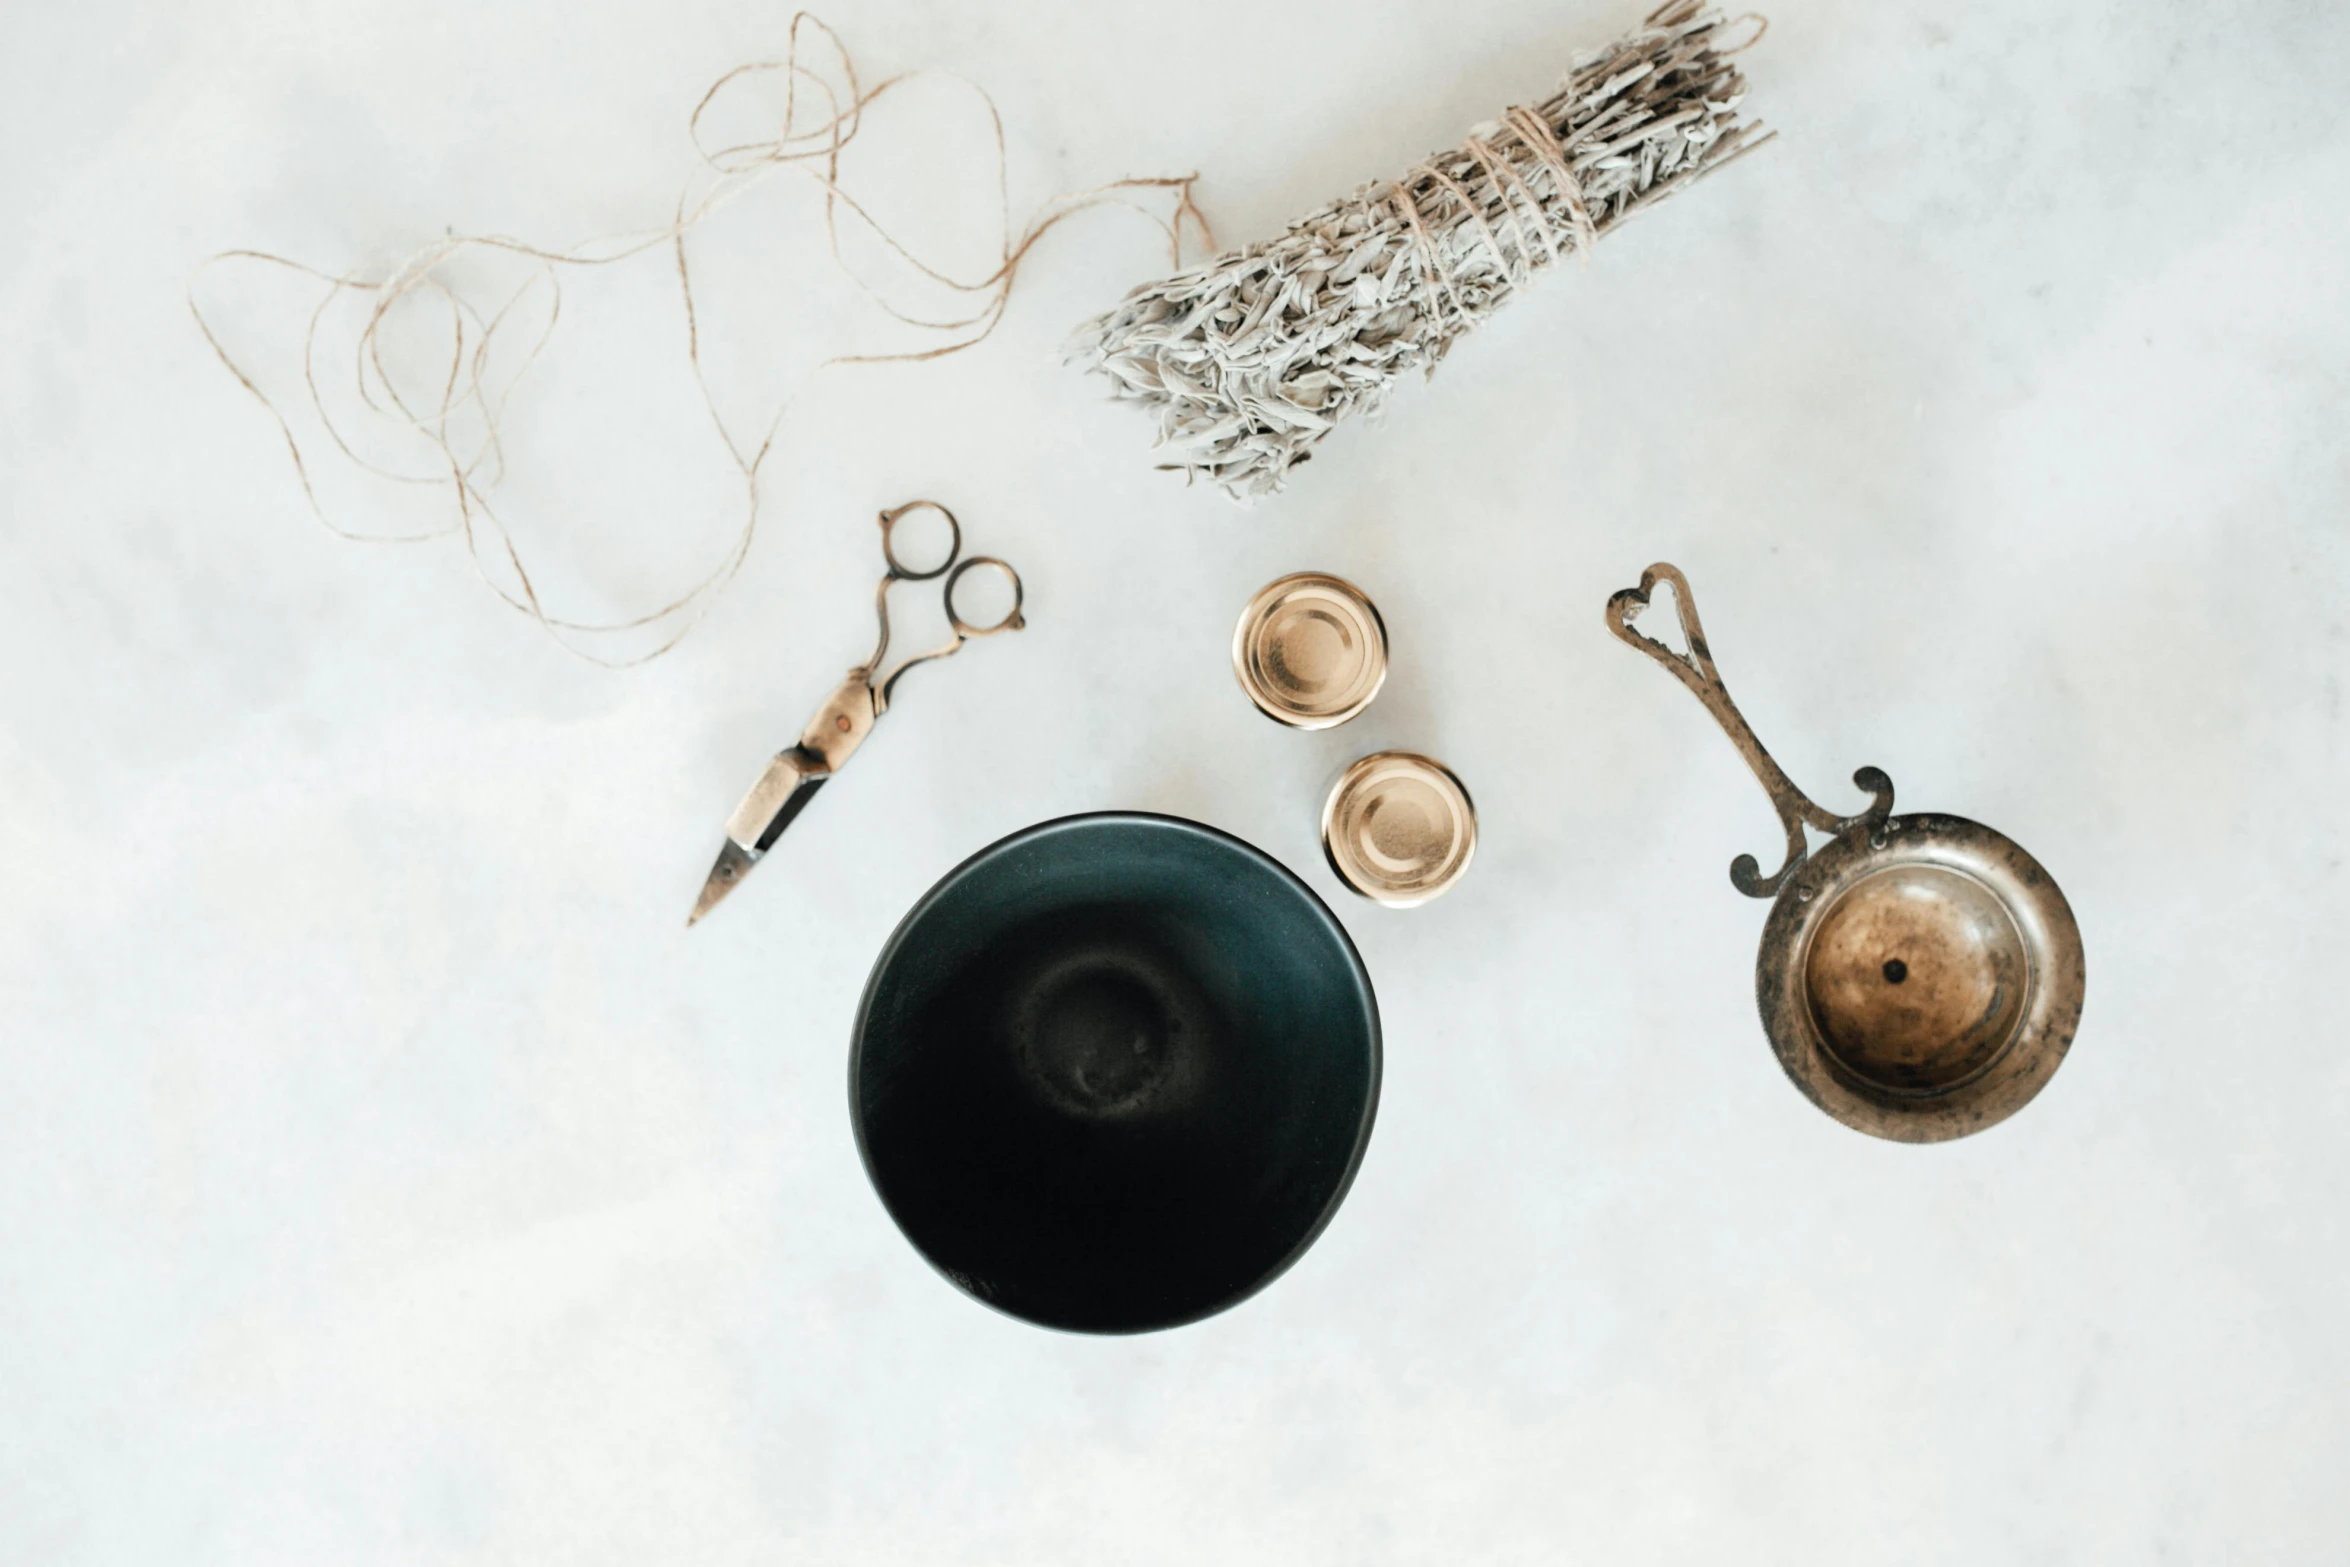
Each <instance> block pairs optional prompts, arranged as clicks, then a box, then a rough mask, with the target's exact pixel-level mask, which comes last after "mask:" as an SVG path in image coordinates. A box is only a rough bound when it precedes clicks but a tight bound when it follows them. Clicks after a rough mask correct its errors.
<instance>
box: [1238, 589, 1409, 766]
mask: <svg viewBox="0 0 2350 1567" xmlns="http://www.w3.org/2000/svg"><path fill="white" fill-rule="evenodd" d="M1232 672H1233V674H1234V675H1236V676H1238V677H1239V679H1240V689H1241V690H1243V691H1245V692H1247V693H1248V699H1249V700H1250V701H1252V702H1254V703H1256V705H1257V707H1258V709H1259V710H1260V711H1261V712H1263V713H1264V715H1265V716H1266V717H1267V718H1270V719H1272V720H1274V721H1275V722H1276V723H1283V724H1287V725H1289V726H1290V727H1291V728H1293V729H1328V728H1331V727H1332V726H1334V725H1337V724H1343V723H1345V722H1346V721H1347V720H1348V719H1350V718H1352V717H1354V716H1355V714H1357V713H1359V712H1361V711H1362V710H1363V709H1364V708H1366V707H1369V706H1370V705H1371V698H1373V697H1375V696H1377V695H1378V694H1379V687H1380V686H1381V685H1383V684H1384V683H1385V682H1386V680H1387V625H1386V622H1384V621H1382V620H1381V619H1380V618H1379V611H1378V610H1377V609H1376V608H1375V607H1374V606H1373V605H1372V603H1371V601H1370V600H1369V599H1368V598H1366V597H1364V595H1363V590H1362V589H1360V588H1358V587H1356V586H1355V585H1354V584H1353V583H1351V582H1348V581H1346V580H1345V579H1344V578H1342V577H1333V576H1330V575H1328V574H1327V573H1324V572H1319V571H1301V572H1297V573H1295V574H1294V575H1292V576H1287V577H1283V578H1281V579H1280V580H1279V581H1277V582H1268V583H1266V584H1265V586H1264V587H1262V588H1260V589H1258V590H1257V595H1256V597H1254V598H1252V599H1250V600H1249V601H1248V608H1247V609H1245V610H1242V611H1241V614H1240V624H1239V625H1238V626H1236V627H1234V628H1233V632H1232Z"/></svg>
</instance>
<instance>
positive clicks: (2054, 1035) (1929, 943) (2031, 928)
mask: <svg viewBox="0 0 2350 1567" xmlns="http://www.w3.org/2000/svg"><path fill="white" fill-rule="evenodd" d="M1659 582H1664V583H1668V584H1670V585H1671V587H1672V590H1673V600H1674V607H1675V609H1676V610H1677V611H1678V612H1679V614H1680V619H1681V631H1682V634H1683V636H1684V637H1686V638H1687V640H1688V644H1689V651H1688V653H1687V654H1686V655H1684V654H1681V653H1676V652H1674V651H1673V650H1672V649H1671V648H1668V647H1667V646H1665V645H1664V644H1663V643H1661V642H1659V641H1657V640H1656V639H1655V638H1654V637H1651V636H1648V635H1645V634H1644V633H1642V632H1639V631H1636V630H1634V629H1633V626H1632V621H1633V619H1634V617H1636V616H1637V615H1639V613H1640V612H1641V611H1642V610H1644V609H1646V608H1647V607H1648V604H1649V596H1650V594H1651V593H1652V592H1653V590H1654V589H1655V587H1656V585H1657V584H1658V583H1659ZM1607 623H1608V629H1609V630H1611V631H1613V632H1614V633H1615V634H1616V635H1617V636H1618V637H1621V638H1622V639H1623V640H1624V641H1626V642H1628V643H1630V644H1631V645H1632V646H1634V647H1636V648H1638V649H1639V650H1640V651H1641V652H1643V653H1646V654H1648V655H1649V656H1650V657H1651V658H1654V659H1655V660H1656V661H1657V662H1658V663H1660V664H1662V665H1664V666H1665V668H1666V669H1668V670H1670V671H1671V672H1672V674H1673V676H1674V678H1675V679H1677V680H1679V681H1680V682H1681V683H1682V684H1683V685H1685V686H1687V687H1688V688H1689V689H1690V690H1691V691H1692V692H1693V693H1695V694H1696V696H1697V699H1698V700H1699V701H1701V702H1703V703H1704V704H1705V706H1706V710H1707V711H1708V712H1710V713H1712V714H1713V715H1714V717H1715V719H1716V720H1717V721H1718V722H1719V723H1720V724H1721V726H1722V728H1723V730H1724V731H1725V732H1727V733H1728V735H1729V736H1730V739H1731V742H1732V743H1733V744H1735V745H1736V746H1737V747H1738V750H1739V754H1741V755H1742V756H1744V757H1745V758H1746V762H1747V765H1748V766H1749V767H1751V768H1753V769H1754V775H1755V777H1756V778H1757V779H1759V780H1760V781H1761V783H1762V786H1763V789H1764V791H1765V792H1766V793H1768V794H1769V795H1770V797H1771V804H1772V806H1773V807H1774V808H1776V809H1777V811H1778V813H1779V820H1780V821H1781V822H1782V823H1783V824H1785V826H1786V829H1787V858H1786V861H1785V863H1783V864H1782V865H1780V867H1779V868H1778V870H1776V871H1774V872H1772V873H1771V874H1770V875H1769V876H1767V877H1766V876H1764V875H1762V874H1761V866H1760V865H1759V864H1758V863H1757V862H1756V861H1755V858H1754V856H1752V855H1750V854H1742V855H1740V856H1739V857H1738V858H1737V859H1736V860H1735V861H1733V862H1732V863H1731V866H1730V881H1731V883H1732V885H1734V886H1735V887H1737V889H1738V890H1739V891H1740V892H1743V893H1746V894H1747V895H1748V896H1750V897H1757V898H1772V899H1775V900H1776V901H1774V902H1773V904H1772V906H1771V913H1770V918H1769V919H1768V921H1766V922H1765V924H1764V926H1763V935H1762V948H1761V951H1760V953H1759V954H1758V955H1757V957H1756V959H1755V970H1754V987H1755V999H1756V1002H1757V1003H1758V1005H1759V1006H1760V1008H1761V1011H1762V1021H1763V1028H1764V1030H1765V1031H1766V1032H1767V1033H1768V1034H1769V1035H1770V1039H1771V1047H1772V1049H1774V1050H1775V1051H1777V1052H1778V1056H1779V1064H1780V1065H1781V1066H1783V1067H1785V1068H1786V1069H1787V1075H1788V1076H1789V1077H1790V1078H1792V1079H1794V1081H1795V1086H1796V1087H1798V1088H1800V1089H1802V1090H1803V1092H1804V1093H1805V1094H1806V1095H1808V1096H1809V1097H1810V1099H1811V1101H1812V1102H1813V1103H1814V1104H1816V1105H1818V1106H1819V1107H1820V1108H1821V1109H1822V1110H1825V1111H1827V1112H1828V1114H1830V1115H1832V1116H1834V1117H1835V1118H1836V1119H1837V1120H1839V1121H1842V1122H1843V1123H1844V1124H1845V1125H1847V1126H1851V1127H1856V1128H1858V1129H1859V1130H1861V1131H1864V1132H1868V1133H1870V1134H1871V1135H1873V1136H1877V1137H1886V1138H1891V1139H1893V1140H1895V1141H1897V1142H1910V1143H1934V1142H1945V1141H1948V1140H1949V1139H1951V1138H1954V1137H1964V1136H1967V1135H1968V1134H1969V1133H1973V1132H1979V1131H1981V1130H1983V1128H1985V1127H1987V1126H1991V1125H1993V1124H1995V1123H1997V1122H1999V1121H2003V1120H2005V1119H2006V1118H2007V1117H2008V1116H2011V1115H2013V1114H2015V1112H2016V1111H2018V1110H2020V1109H2022V1108H2023V1107H2024V1105H2025V1104H2027V1103H2028V1102H2030V1100H2031V1098H2032V1096H2033V1095H2035V1094H2037V1093H2038V1092H2039V1091H2040V1090H2041V1089H2042V1088H2043V1087H2045V1086H2046V1085H2047V1082H2048V1079H2049V1078H2050V1077H2052V1076H2054V1075H2055V1072H2056V1069H2057V1067H2058V1066H2060V1065H2061V1064H2063V1061H2064V1055H2065V1051H2066V1049H2067V1048H2068V1047H2070V1045H2071V1044H2072V1039H2073V1033H2074V1030H2075V1029H2077V1028H2078V1027H2079V1025H2080V1019H2081V998H2082V994H2083V991H2084V989H2085V986H2086V973H2085V969H2084V965H2083V959H2082V952H2081V932H2080V928H2079V926H2077V925H2076V924H2075V923H2074V921H2073V911H2072V909H2071V907H2070V906H2069V905H2068V904H2067V903H2066V902H2065V900H2064V894H2063V892H2061V891H2060V890H2058V888H2057V885H2056V882H2055V879H2054V878H2052V877H2051V876H2050V875H2049V874H2048V873H2047V872H2046V871H2045V870H2043V869H2041V867H2040V863H2039V862H2038V861H2037V860H2035V859H2033V858H2032V857H2031V856H2030V855H2029V854H2026V853H2025V852H2024V851H2023V849H2022V848H2021V847H2020V846H2018V845H2017V844H2016V843H2015V842H2013V841H2012V840H2010V839H2009V838H2007V837H2005V836H2003V835H2002V834H2000V833H1997V832H1994V831H1992V830H1991V829H1990V828H1988V827H1985V826H1983V825H1981V824H1980V823H1978V822H1971V821H1968V820H1966V819H1965V818H1963V817H1958V816H1941V815H1933V814H1927V813H1919V814H1916V815H1910V816H1895V815H1893V814H1892V811H1893V781H1892V780H1891V779H1890V778H1888V777H1886V776H1885V774H1884V773H1883V772H1882V771H1881V770H1879V769H1877V768H1874V767H1864V768H1862V769H1860V771H1858V772H1856V773H1854V774H1853V775H1852V781H1853V783H1854V784H1855V785H1857V786H1858V787H1859V788H1861V789H1863V790H1865V791H1867V792H1868V793H1870V794H1872V795H1874V796H1875V799H1874V800H1873V801H1872V802H1871V803H1870V804H1869V806H1868V808H1867V809H1865V810H1863V811H1861V812H1859V813H1858V814H1856V815H1852V816H1836V815H1833V814H1831V813H1829V812H1828V811H1826V810H1823V809H1822V808H1821V807H1819V806H1818V805H1816V804H1814V803H1813V802H1812V801H1811V799H1810V798H1809V797H1807V796H1806V795H1805V794H1804V793H1803V791H1801V790H1800V789H1798V788H1796V787H1795V785H1794V784H1793V783H1791V782H1790V781H1789V780H1788V778H1787V775H1786V774H1785V773H1784V772H1782V771H1780V769H1779V765H1778V763H1776V762H1774V761H1773V760H1772V759H1771V755H1770V753H1769V752H1768V751H1766V750H1764V749H1763V747H1762V743H1761V742H1760V741H1759V740H1757V739H1756V738H1755V736H1754V731H1753V730H1751V729H1749V728H1748V727H1747V725H1746V720H1745V719H1744V718H1743V717H1741V716H1740V714H1739V712H1738V709H1737V708H1736V706H1734V705H1733V704H1732V703H1731V701H1730V693H1729V691H1728V689H1727V688H1726V687H1725V686H1724V685H1723V684H1722V680H1721V676H1720V675H1718V674H1717V673H1715V670H1714V661H1713V655H1712V653H1711V652H1709V651H1708V650H1707V647H1706V642H1705V628H1704V627H1703V625H1702V624H1700V622H1699V620H1698V618H1697V605H1696V602H1695V601H1694V600H1693V599H1692V598H1691V597H1690V595H1689V583H1688V581H1687V579H1685V578H1684V577H1683V576H1682V575H1681V573H1680V572H1679V571H1678V570H1677V569H1676V568H1674V567H1672V566H1668V565H1662V564H1660V565H1655V566H1651V567H1649V568H1648V570H1647V571H1645V572H1643V573H1642V574H1641V577H1640V586H1638V587H1637V588H1627V589H1625V590H1624V591H1623V592H1621V593H1618V594H1616V595H1615V596H1614V597H1613V598H1611V599H1609V600H1608V605H1607ZM1806 827H1812V828H1816V829H1818V830H1819V831H1820V832H1822V833H1825V834H1828V835H1830V841H1829V842H1828V843H1827V844H1826V845H1825V846H1824V847H1822V848H1821V849H1820V851H1819V852H1818V853H1816V854H1814V853H1812V852H1810V847H1809V842H1808V840H1807V839H1806V838H1805V836H1804V829H1805V828H1806Z"/></svg>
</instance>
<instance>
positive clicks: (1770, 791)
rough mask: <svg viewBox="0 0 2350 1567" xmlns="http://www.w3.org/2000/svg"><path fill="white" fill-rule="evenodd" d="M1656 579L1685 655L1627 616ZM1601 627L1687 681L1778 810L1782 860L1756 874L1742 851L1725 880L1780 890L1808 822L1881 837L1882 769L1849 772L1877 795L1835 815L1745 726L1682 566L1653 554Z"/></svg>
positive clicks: (1764, 893)
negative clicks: (1667, 587) (1667, 590)
mask: <svg viewBox="0 0 2350 1567" xmlns="http://www.w3.org/2000/svg"><path fill="white" fill-rule="evenodd" d="M1659 582H1668V583H1670V584H1672V588H1673V608H1674V610H1675V611H1676V612H1677V613H1678V614H1679V615H1680V618H1681V634H1682V636H1683V637H1685V638H1686V639H1687V640H1688V643H1689V652H1688V655H1687V656H1686V657H1684V656H1683V655H1681V654H1679V653H1676V652H1674V651H1673V650H1672V649H1671V648H1669V647H1667V646H1665V645H1664V644H1663V643H1662V642H1659V641H1658V640H1657V639H1656V638H1654V637H1652V636H1649V635H1647V634H1646V633H1644V632H1641V631H1636V630H1634V629H1633V626H1632V622H1633V620H1634V619H1636V618H1637V617H1638V616H1639V614H1640V612H1641V611H1642V610H1644V609H1646V608H1648V605H1649V594H1650V593H1651V592H1652V591H1653V590H1654V589H1655V587H1656V585H1657V584H1658V583H1659ZM1607 628H1608V630H1610V631H1612V632H1614V633H1615V634H1616V635H1617V636H1618V637H1619V638H1621V639H1622V640H1624V641H1625V642H1628V643H1630V644H1631V645H1632V646H1633V647H1636V648H1638V649H1639V650H1640V651H1641V652H1643V653H1646V654H1647V655H1648V656H1649V657H1651V658H1653V659H1655V660H1656V661H1657V662H1658V663H1660V664H1662V665H1664V666H1665V668H1666V670H1668V671H1669V672H1670V673H1671V674H1672V676H1673V678H1674V679H1675V680H1678V681H1680V682H1681V684H1683V685H1685V686H1687V687H1688V688H1689V690H1690V692H1691V693H1692V694H1693V695H1695V696H1696V698H1697V700H1699V701H1700V702H1703V703H1704V704H1705V710H1706V711H1707V712H1709V713H1711V714H1713V715H1714V721H1715V722H1716V723H1718V724H1720V725H1721V726H1722V731H1723V733H1725V734H1727V735H1728V736H1729V737H1730V743H1731V744H1732V745H1735V746H1736V747H1737V748H1738V754H1739V755H1740V756H1743V757H1745V758H1746V765H1747V766H1748V767H1750V768H1752V769H1753V770H1754V776H1755V779H1756V781H1757V782H1759V783H1760V784H1761V785H1762V786H1763V792H1764V793H1765V794H1767V795H1769V796H1770V797H1771V808H1772V809H1773V810H1775V811H1777V812H1778V813H1779V821H1780V823H1781V824H1782V825H1783V826H1785V827H1786V829H1787V859H1786V863H1785V864H1783V865H1781V866H1780V867H1779V868H1778V869H1777V870H1775V871H1773V872H1772V873H1771V874H1770V875H1769V876H1764V875H1762V874H1761V872H1762V866H1761V864H1760V863H1759V862H1758V861H1757V860H1756V859H1755V857H1754V856H1753V855H1751V854H1741V855H1740V856H1738V858H1737V859H1735V860H1732V861H1731V862H1730V885H1732V886H1733V887H1736V888H1737V889H1738V890H1739V891H1740V892H1743V893H1745V894H1746V895H1747V896H1748V897H1750V898H1770V897H1775V896H1777V895H1778V891H1779V888H1780V887H1781V886H1782V885H1784V884H1785V882H1786V880H1787V878H1788V877H1789V876H1790V875H1792V874H1793V873H1794V871H1795V868H1796V867H1797V866H1799V865H1801V864H1802V863H1803V862H1804V860H1805V858H1806V857H1807V856H1809V854H1810V853H1811V846H1810V844H1809V843H1807V842H1806V841H1805V839H1804V836H1803V829H1804V827H1805V826H1806V825H1807V824H1808V825H1810V826H1813V827H1817V828H1818V829H1819V830H1820V831H1822V832H1825V833H1843V832H1847V831H1849V830H1851V829H1852V828H1854V827H1858V826H1861V825H1864V824H1865V825H1866V826H1867V827H1868V829H1869V837H1870V840H1871V841H1872V842H1876V843H1880V844H1881V843H1882V841H1883V836H1884V829H1885V818H1886V817H1888V816H1890V815H1891V814H1892V812H1893V780H1892V779H1890V778H1888V777H1886V776H1885V773H1884V770H1883V769H1882V768H1877V767H1863V768H1862V769H1860V770H1859V771H1858V772H1856V773H1854V774H1853V775H1852V782H1853V784H1854V785H1855V787H1857V788H1860V789H1862V790H1864V791H1866V792H1867V793H1869V794H1872V795H1874V796H1875V797H1876V798H1875V799H1874V800H1873V801H1872V802H1871V803H1870V804H1869V806H1868V808H1867V809H1865V810H1863V811H1861V812H1859V813H1858V814H1856V815H1852V816H1837V815H1835V814H1833V813H1832V812H1829V811H1827V810H1824V809H1822V808H1821V807H1820V806H1819V805H1817V804H1815V803H1814V802H1813V801H1812V799H1811V797H1810V796H1809V795H1806V794H1805V793H1804V792H1803V791H1802V790H1801V789H1798V788H1796V787H1795V784H1794V782H1793V781H1792V780H1790V779H1789V778H1788V776H1787V775H1786V773H1784V772H1783V771H1781V770H1780V767H1779V764H1778V763H1777V762H1775V761H1773V760H1772V759H1771V753H1770V752H1768V751H1766V750H1764V749H1763V744H1762V742H1761V741H1760V740H1758V739H1756V738H1755V736H1754V731H1753V730H1752V729H1750V728H1748V727H1747V723H1746V719H1745V718H1744V717H1743V716H1742V715H1741V714H1740V713H1739V711H1738V708H1737V705H1736V704H1735V703H1733V702H1732V701H1731V700H1730V690H1729V687H1727V686H1725V685H1723V684H1722V677H1721V676H1720V675H1719V674H1717V673H1716V672H1715V670H1714V659H1713V654H1712V653H1711V652H1710V651H1708V650H1707V648H1706V645H1705V626H1704V624H1703V623H1702V622H1701V621H1699V619H1698V618H1697V600H1696V599H1694V598H1692V597H1691V596H1690V594H1689V579H1688V578H1686V577H1684V576H1682V575H1681V571H1680V568H1679V567H1677V566H1669V565H1666V564H1665V563H1664V562H1662V561H1659V562H1658V563H1657V564H1656V565H1653V566H1651V567H1649V568H1648V569H1647V570H1646V571H1644V572H1642V573H1641V574H1640V586H1638V587H1636V588H1626V589H1624V590H1623V591H1622V592H1620V593H1618V594H1616V595H1615V596H1614V597H1613V598H1610V599H1609V600H1608V601H1607Z"/></svg>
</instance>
